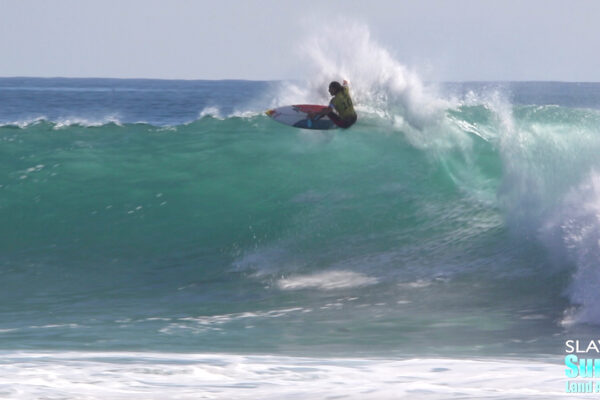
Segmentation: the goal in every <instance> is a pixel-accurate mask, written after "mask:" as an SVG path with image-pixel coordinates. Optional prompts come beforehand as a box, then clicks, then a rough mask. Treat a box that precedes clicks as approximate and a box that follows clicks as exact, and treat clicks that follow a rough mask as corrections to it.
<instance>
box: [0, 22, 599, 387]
mask: <svg viewBox="0 0 600 400" xmlns="http://www.w3.org/2000/svg"><path fill="white" fill-rule="evenodd" d="M325 33H327V32H325ZM347 34H348V35H350V36H351V37H352V38H353V39H354V40H353V42H354V43H356V46H355V48H354V51H353V52H352V53H350V52H346V51H343V50H340V47H339V46H338V47H335V46H333V47H332V46H331V44H330V43H329V42H324V41H323V40H322V39H320V37H321V36H323V37H328V35H327V34H324V35H320V36H316V37H314V38H312V39H311V38H309V40H308V41H307V43H308V44H307V46H306V48H304V50H303V51H304V53H303V55H302V57H304V59H306V60H308V61H309V62H308V63H307V66H306V77H305V78H304V79H298V80H293V81H241V80H235V81H233V80H228V81H201V80H198V81H166V80H141V79H140V80H132V79H127V80H118V79H65V78H51V79H42V78H0V157H1V160H2V162H1V163H0V171H1V173H0V213H1V216H2V221H3V224H2V227H1V228H0V229H1V230H0V232H1V239H2V240H0V249H1V251H0V272H1V274H2V275H1V276H2V282H3V290H2V291H1V292H0V293H1V294H0V296H1V300H2V301H1V302H0V312H1V316H2V318H1V319H0V321H1V322H0V353H1V354H2V357H1V359H0V372H1V373H0V376H1V378H0V397H3V398H11V399H39V398H45V399H63V398H77V399H121V398H122V399H125V398H127V399H132V398H133V399H148V398H156V399H159V398H160V399H164V398H182V399H183V398H194V399H196V398H208V399H213V398H214V399H230V398H242V399H243V398H264V399H279V398H306V399H308V398H311V399H312V398H349V399H354V398H356V399H391V398H419V399H449V398H455V399H464V398H478V399H479V398H493V399H509V398H510V399H512V398H514V399H523V398H540V399H542V398H543V399H548V398H572V396H570V395H569V394H567V393H565V382H566V381H567V378H566V377H565V371H564V369H565V366H564V361H563V360H564V356H565V341H566V340H569V339H581V340H587V339H594V338H596V337H597V334H598V332H599V328H598V325H599V324H600V312H599V311H598V305H599V303H600V294H599V293H600V292H599V291H598V287H599V285H600V269H599V265H598V264H599V260H600V244H599V243H600V161H599V159H598V157H597V154H598V152H599V151H600V84H595V83H560V82H457V83H430V82H424V81H423V80H422V79H421V78H420V77H419V74H418V71H414V70H411V69H410V68H408V67H406V66H404V65H403V64H402V63H401V62H399V61H398V60H397V59H396V58H395V57H394V56H393V55H392V54H390V53H389V52H388V51H386V50H385V48H383V47H382V46H380V45H379V44H377V43H376V42H375V41H374V40H373V39H372V38H371V37H370V35H369V32H368V30H366V29H365V28H364V27H360V26H356V27H353V28H350V29H349V31H348V32H347ZM333 79H337V80H342V79H347V80H349V81H350V87H351V94H352V96H353V99H354V101H355V105H356V109H357V111H358V114H359V120H358V122H357V124H356V125H354V126H353V127H352V128H351V129H348V130H336V131H327V132H318V131H307V130H301V129H296V128H291V127H287V126H283V125H280V124H277V123H275V122H274V121H272V120H271V119H269V117H267V116H266V115H264V111H265V110H267V109H269V108H271V107H275V106H282V105H288V104H298V103H316V104H326V103H327V101H328V96H327V90H326V89H327V85H328V83H329V81H330V80H333ZM592 395H593V394H592ZM592 395H586V394H578V395H577V397H578V398H591V396H592Z"/></svg>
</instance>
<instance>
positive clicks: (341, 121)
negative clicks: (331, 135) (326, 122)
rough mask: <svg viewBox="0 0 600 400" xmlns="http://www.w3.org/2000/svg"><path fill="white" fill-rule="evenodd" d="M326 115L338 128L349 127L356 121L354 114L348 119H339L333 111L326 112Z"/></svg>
mask: <svg viewBox="0 0 600 400" xmlns="http://www.w3.org/2000/svg"><path fill="white" fill-rule="evenodd" d="M327 116H328V117H329V119H330V120H332V121H333V123H334V124H336V125H337V126H339V127H340V128H350V127H351V126H352V125H353V124H354V123H355V122H356V116H355V117H352V118H349V119H341V118H340V116H339V115H337V114H336V113H334V112H333V111H332V112H330V113H329V114H327Z"/></svg>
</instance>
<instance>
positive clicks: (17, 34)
mask: <svg viewBox="0 0 600 400" xmlns="http://www.w3.org/2000/svg"><path fill="white" fill-rule="evenodd" d="M599 17H600V1H596V0H560V1H558V0H361V1H356V0H345V1H341V0H339V1H337V0H319V1H313V0H302V1H291V0H260V1H259V0H215V1H205V0H197V1H192V0H169V1H166V0H164V1H162V0H161V1H158V0H143V1H142V0H85V1H83V0H54V1H47V0H0V55H1V62H0V76H2V77H11V76H39V77H112V78H159V79H250V80H271V79H297V78H303V76H302V75H303V73H305V71H304V69H303V66H304V65H306V63H307V60H306V59H303V56H302V54H301V53H299V52H298V51H297V50H298V48H300V47H302V46H303V45H304V44H305V43H306V42H307V40H308V38H309V37H311V35H313V36H314V35H317V36H318V35H320V34H322V40H323V41H331V43H333V44H334V45H336V46H348V48H350V49H352V45H353V40H354V39H355V38H352V37H346V35H345V33H346V30H345V29H346V25H349V24H361V25H363V26H365V27H366V28H367V31H368V32H369V33H370V37H371V43H372V44H373V45H374V46H380V47H382V48H384V49H386V51H389V53H390V54H391V55H392V56H393V58H394V59H395V60H397V61H398V62H399V63H401V64H402V65H405V66H407V67H408V68H410V69H412V70H415V71H417V72H418V73H419V74H420V75H422V76H423V77H424V79H429V80H437V81H481V80H488V81H489V80H492V81H499V80H500V81H502V80H503V81H509V80H521V81H523V80H525V81H527V80H554V81H586V82H591V81H594V82H596V81H600V23H599V21H598V18H599ZM323 27H329V28H333V29H329V30H323V31H322V30H321V29H322V28H323ZM304 57H306V55H305V56H304Z"/></svg>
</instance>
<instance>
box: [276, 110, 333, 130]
mask: <svg viewBox="0 0 600 400" xmlns="http://www.w3.org/2000/svg"><path fill="white" fill-rule="evenodd" d="M325 108H327V107H326V106H319V105H314V104H296V105H292V106H283V107H277V108H273V109H271V110H268V111H267V112H266V114H267V115H268V116H269V117H271V118H273V119H274V120H275V121H277V122H279V123H282V124H285V125H289V126H294V127H296V128H303V129H320V130H325V129H335V128H337V127H338V126H337V125H336V124H334V123H333V121H332V120H330V119H329V117H327V116H324V117H321V118H319V119H310V118H308V113H310V112H319V111H321V110H323V109H325Z"/></svg>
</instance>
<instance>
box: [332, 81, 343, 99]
mask: <svg viewBox="0 0 600 400" xmlns="http://www.w3.org/2000/svg"><path fill="white" fill-rule="evenodd" d="M342 89H343V88H342V85H341V84H340V83H339V82H337V81H333V82H331V83H330V84H329V93H331V95H332V96H335V95H336V94H337V93H338V92H339V91H341V90H342Z"/></svg>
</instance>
